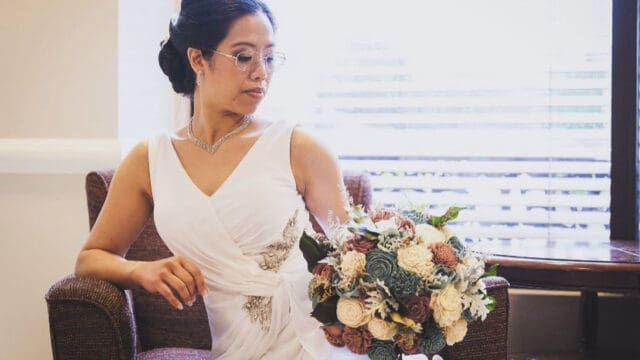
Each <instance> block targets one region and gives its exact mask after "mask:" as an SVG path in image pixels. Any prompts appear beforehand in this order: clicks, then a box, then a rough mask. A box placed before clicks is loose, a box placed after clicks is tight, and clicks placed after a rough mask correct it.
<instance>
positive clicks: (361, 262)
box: [340, 251, 367, 278]
mask: <svg viewBox="0 0 640 360" xmlns="http://www.w3.org/2000/svg"><path fill="white" fill-rule="evenodd" d="M366 263H367V256H366V255H365V254H363V253H361V252H357V251H347V253H346V254H344V255H342V263H341V264H340V270H341V271H342V273H343V274H344V275H346V276H347V277H349V278H354V277H356V276H358V275H360V274H362V273H364V269H365V265H366Z"/></svg>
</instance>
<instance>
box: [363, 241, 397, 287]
mask: <svg viewBox="0 0 640 360" xmlns="http://www.w3.org/2000/svg"><path fill="white" fill-rule="evenodd" d="M396 264H397V259H396V256H395V255H394V254H393V253H391V252H388V251H384V250H380V249H375V250H372V251H371V252H369V253H368V254H367V265H366V270H367V274H369V276H371V277H372V278H373V279H380V280H382V281H384V282H385V283H388V282H389V278H390V277H391V274H392V273H393V272H394V271H395V270H396V269H397V265H396Z"/></svg>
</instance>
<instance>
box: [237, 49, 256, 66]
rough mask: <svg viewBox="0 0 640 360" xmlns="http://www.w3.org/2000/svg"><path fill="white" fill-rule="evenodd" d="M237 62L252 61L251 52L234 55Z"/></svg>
mask: <svg viewBox="0 0 640 360" xmlns="http://www.w3.org/2000/svg"><path fill="white" fill-rule="evenodd" d="M236 59H237V60H238V63H239V64H249V63H251V62H252V61H253V54H252V53H250V52H241V53H238V54H237V55H236Z"/></svg>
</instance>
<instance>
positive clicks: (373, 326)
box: [367, 317, 398, 340]
mask: <svg viewBox="0 0 640 360" xmlns="http://www.w3.org/2000/svg"><path fill="white" fill-rule="evenodd" d="M367 328H368V329H369V332H370V333H371V335H373V337H374V338H376V339H380V340H391V339H393V337H394V336H395V335H396V334H397V333H398V328H396V325H395V324H394V323H392V322H389V321H384V320H382V319H380V318H377V317H374V318H373V319H371V321H369V324H367Z"/></svg>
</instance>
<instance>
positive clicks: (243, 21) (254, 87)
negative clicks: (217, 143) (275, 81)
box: [200, 12, 275, 114]
mask: <svg viewBox="0 0 640 360" xmlns="http://www.w3.org/2000/svg"><path fill="white" fill-rule="evenodd" d="M274 50H275V49H274V34H273V28H272V27H271V23H270V22H269V19H268V18H267V17H266V16H265V15H264V14H263V13H261V12H260V13H257V14H248V15H244V16H242V17H240V18H238V19H236V20H235V21H234V22H233V23H232V25H231V27H230V28H229V33H228V34H227V36H226V37H225V38H224V39H223V40H222V41H221V42H220V44H219V45H218V48H217V49H216V51H217V52H219V53H214V54H213V56H212V57H211V58H210V59H209V60H208V61H207V62H206V66H205V68H204V76H203V78H202V81H201V83H200V91H201V95H202V99H203V101H204V104H205V106H207V107H213V108H216V109H217V110H221V111H223V112H232V113H237V114H250V113H253V112H255V110H256V108H257V107H258V104H259V103H260V101H262V99H263V98H264V96H265V95H266V92H267V89H268V87H269V82H270V81H271V75H272V73H271V72H270V71H269V69H268V68H267V67H266V66H265V64H264V63H263V62H262V61H261V60H262V58H264V57H265V56H268V55H270V54H272V53H273V51H274ZM220 53H224V54H227V55H231V56H236V55H238V54H241V55H246V54H251V53H253V59H255V60H258V61H253V62H248V63H246V64H244V65H245V67H247V68H246V70H245V71H243V70H241V69H240V68H238V66H236V59H234V58H231V57H228V56H225V55H222V54H220ZM247 59H248V57H246V56H241V57H240V58H239V60H240V62H239V63H242V61H243V60H244V61H246V60H247Z"/></svg>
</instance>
